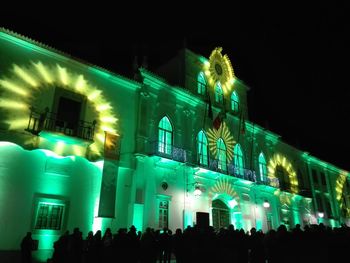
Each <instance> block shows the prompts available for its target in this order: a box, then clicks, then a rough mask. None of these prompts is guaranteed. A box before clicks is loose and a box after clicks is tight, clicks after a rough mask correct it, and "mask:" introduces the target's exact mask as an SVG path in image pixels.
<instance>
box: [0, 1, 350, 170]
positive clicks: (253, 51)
mask: <svg viewBox="0 0 350 263" xmlns="http://www.w3.org/2000/svg"><path fill="white" fill-rule="evenodd" d="M184 8H186V6H184ZM169 10H172V9H171V8H170V7H168V12H160V11H155V12H151V13H150V12H132V11H131V12H128V13H123V14H122V13H121V11H120V10H119V12H117V13H114V12H113V10H112V11H111V12H108V13H105V12H98V11H97V12H96V14H94V15H85V16H81V17H79V16H68V15H66V14H64V15H62V14H59V16H58V15H54V16H53V15H52V16H45V17H43V16H38V15H33V16H23V15H17V16H16V17H14V16H11V17H4V16H3V17H2V18H1V19H0V22H1V23H0V26H3V27H5V28H7V29H10V30H13V31H15V32H17V33H20V34H23V35H25V36H27V37H30V38H32V39H34V40H37V41H39V42H42V43H44V44H48V45H49V46H52V47H54V48H56V49H59V50H62V51H64V52H66V53H68V54H71V55H73V56H75V57H78V58H80V59H83V60H86V61H88V62H91V63H93V64H96V65H98V66H101V67H104V68H106V69H109V70H111V71H114V72H116V73H119V74H123V75H127V76H131V75H130V74H131V71H132V62H133V59H134V57H135V55H137V56H138V57H139V60H140V62H141V60H142V57H143V56H147V60H148V65H149V68H150V69H151V70H152V69H155V68H157V66H159V65H160V64H162V63H163V62H165V61H167V60H168V59H169V58H171V57H173V56H175V55H176V53H177V52H178V50H179V49H181V48H182V47H183V46H184V42H186V46H187V48H189V49H191V50H192V51H194V52H195V53H199V54H202V55H203V56H206V57H208V56H209V55H210V52H211V51H212V50H213V49H214V48H215V47H216V46H222V47H223V53H224V54H228V56H229V57H230V59H231V62H232V64H233V68H234V71H235V74H236V76H237V77H238V78H240V79H241V80H243V81H244V82H245V83H246V84H248V85H249V86H250V87H251V90H250V91H249V97H248V99H249V101H248V104H249V114H250V119H251V120H252V121H254V122H256V123H258V124H259V125H261V126H263V127H268V128H269V129H270V130H271V131H273V132H275V133H277V134H279V135H281V136H282V139H283V140H284V141H286V142H288V143H290V144H292V145H294V146H296V147H297V148H299V149H301V150H304V151H307V152H310V153H311V154H312V155H314V156H316V157H318V158H320V159H322V160H324V161H327V162H330V163H333V164H334V165H336V166H339V167H340V168H344V169H347V170H350V162H349V158H348V156H349V154H348V151H349V149H350V142H349V138H348V135H349V132H348V130H349V128H348V125H349V115H348V114H349V112H350V106H349V101H350V91H349V88H350V87H349V84H348V79H347V78H348V75H349V72H350V71H349V61H350V60H349V59H350V56H349V55H350V52H349V51H350V43H349V40H348V39H347V38H348V35H349V33H350V30H349V29H350V28H349V16H348V14H349V9H348V8H347V7H346V6H344V5H338V4H336V3H333V4H329V3H328V4H324V5H323V6H322V5H317V6H308V7H306V6H289V5H283V6H276V5H272V4H270V5H269V4H266V3H264V5H262V4H261V6H250V5H249V4H247V5H245V6H244V5H239V6H238V5H237V6H235V5H234V6H231V7H228V8H227V9H225V7H222V8H221V9H220V10H217V11H216V12H211V11H212V10H210V7H209V8H208V9H207V10H205V11H201V10H196V11H195V10H190V11H188V12H183V10H182V9H181V8H180V9H178V8H177V9H174V10H172V11H173V12H171V13H170V12H169ZM184 40H185V41H184Z"/></svg>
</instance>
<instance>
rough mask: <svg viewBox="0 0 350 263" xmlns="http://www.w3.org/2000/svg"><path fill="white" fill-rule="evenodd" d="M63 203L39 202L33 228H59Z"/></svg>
mask: <svg viewBox="0 0 350 263" xmlns="http://www.w3.org/2000/svg"><path fill="white" fill-rule="evenodd" d="M64 207H65V206H64V205H62V204H55V203H46V202H39V204H38V209H37V215H36V220H35V229H50V230H60V229H61V226H62V219H63V212H64Z"/></svg>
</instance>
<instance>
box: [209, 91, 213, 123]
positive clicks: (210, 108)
mask: <svg viewBox="0 0 350 263" xmlns="http://www.w3.org/2000/svg"><path fill="white" fill-rule="evenodd" d="M208 107H209V109H208V118H209V119H211V120H213V109H212V107H211V99H210V95H209V93H208Z"/></svg>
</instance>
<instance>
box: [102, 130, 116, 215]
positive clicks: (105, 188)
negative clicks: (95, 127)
mask: <svg viewBox="0 0 350 263" xmlns="http://www.w3.org/2000/svg"><path fill="white" fill-rule="evenodd" d="M119 159H120V136H119V135H117V134H112V133H108V132H105V143H104V163H103V170H102V182H101V192H100V203H99V207H98V217H108V218H114V217H115V201H116V191H117V179H118V169H119Z"/></svg>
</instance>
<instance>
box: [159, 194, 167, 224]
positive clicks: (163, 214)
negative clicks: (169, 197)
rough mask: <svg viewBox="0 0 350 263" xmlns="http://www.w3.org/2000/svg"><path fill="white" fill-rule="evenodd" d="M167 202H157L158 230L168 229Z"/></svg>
mask: <svg viewBox="0 0 350 263" xmlns="http://www.w3.org/2000/svg"><path fill="white" fill-rule="evenodd" d="M168 214H169V201H165V200H163V201H160V202H159V228H164V227H166V228H168Z"/></svg>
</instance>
